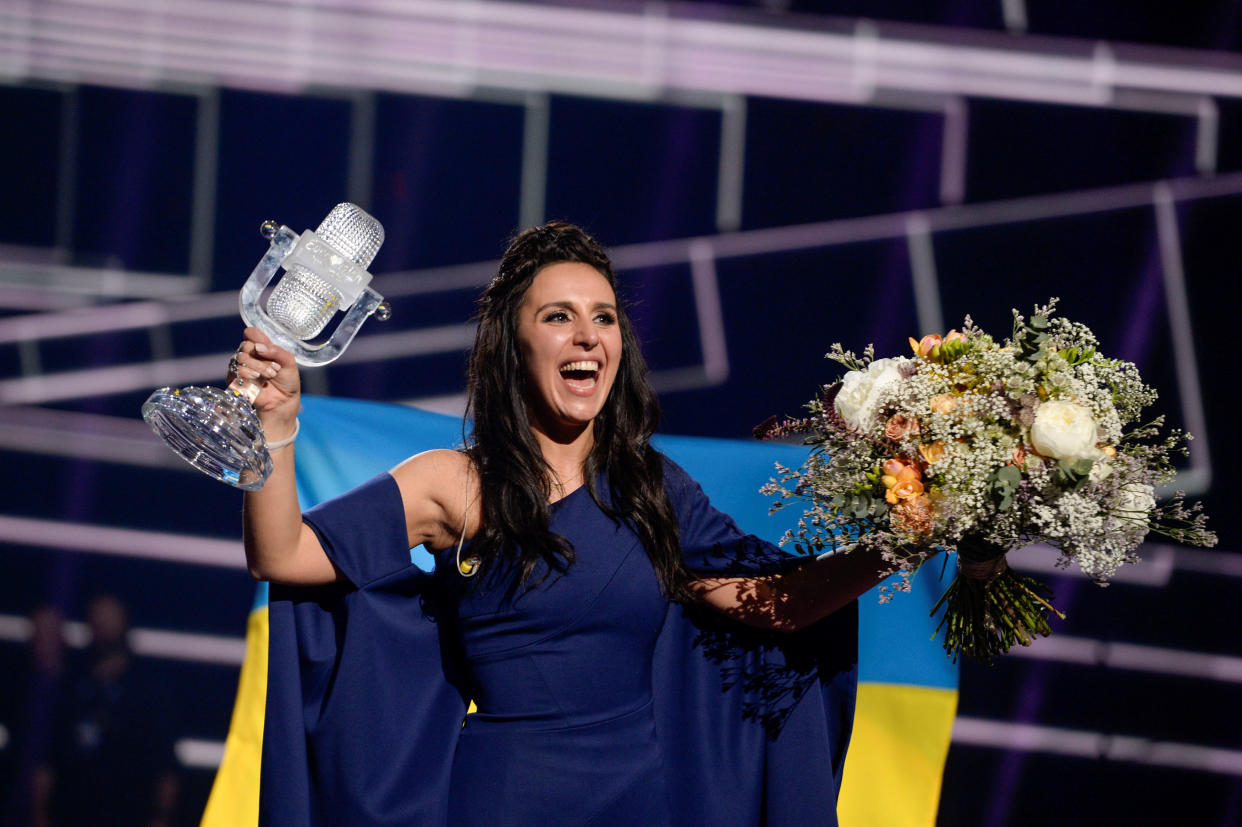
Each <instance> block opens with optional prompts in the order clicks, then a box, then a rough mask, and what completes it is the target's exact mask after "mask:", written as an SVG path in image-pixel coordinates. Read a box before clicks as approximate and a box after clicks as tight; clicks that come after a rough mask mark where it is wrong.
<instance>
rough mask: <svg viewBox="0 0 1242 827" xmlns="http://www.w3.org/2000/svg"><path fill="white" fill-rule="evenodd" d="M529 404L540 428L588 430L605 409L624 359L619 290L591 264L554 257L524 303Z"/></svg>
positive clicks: (521, 334) (521, 330)
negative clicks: (558, 260)
mask: <svg viewBox="0 0 1242 827" xmlns="http://www.w3.org/2000/svg"><path fill="white" fill-rule="evenodd" d="M517 335H518V347H519V348H520V350H521V353H522V364H523V367H524V369H525V372H526V404H527V406H528V407H529V410H530V415H531V420H532V422H533V423H534V424H535V427H536V428H539V429H540V430H542V431H544V432H545V433H548V434H549V435H555V434H556V433H557V432H559V431H562V430H564V429H570V430H571V431H574V430H581V428H582V426H584V425H586V424H588V423H590V422H591V421H592V420H593V419H594V418H595V416H596V415H597V414H598V413H599V412H600V411H601V410H602V409H603V407H604V402H605V400H607V398H608V392H609V391H610V390H611V389H612V383H613V381H614V380H615V379H616V377H617V368H618V367H619V366H620V364H621V327H620V325H619V324H618V320H617V297H616V295H615V294H614V293H613V290H612V287H611V286H610V285H609V284H608V280H607V279H606V278H604V276H603V275H602V274H601V273H600V272H599V271H598V270H596V269H595V268H594V267H592V266H591V265H589V264H583V263H581V262H575V261H562V262H557V263H556V264H549V265H548V266H547V267H544V268H543V269H542V270H540V271H539V272H538V273H537V274H536V275H535V278H534V279H533V280H532V281H531V284H530V287H528V288H527V290H526V295H525V296H524V297H523V299H522V304H521V306H520V307H519V308H518V333H517Z"/></svg>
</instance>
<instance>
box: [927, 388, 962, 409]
mask: <svg viewBox="0 0 1242 827" xmlns="http://www.w3.org/2000/svg"><path fill="white" fill-rule="evenodd" d="M928 404H929V405H930V406H931V409H932V413H938V414H947V413H949V412H951V411H952V410H954V409H955V408H956V407H957V406H958V398H957V397H956V396H954V395H953V394H951V393H942V394H940V395H939V396H933V397H932V398H931V401H930V402H929V403H928Z"/></svg>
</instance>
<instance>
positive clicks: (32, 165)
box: [0, 85, 64, 247]
mask: <svg viewBox="0 0 1242 827" xmlns="http://www.w3.org/2000/svg"><path fill="white" fill-rule="evenodd" d="M63 105H64V95H62V94H61V93H59V92H52V91H48V90H45V89H26V88H23V87H20V86H3V85H0V121H3V122H4V123H5V124H6V127H5V129H4V130H3V137H2V138H0V181H3V182H4V188H5V192H6V197H4V198H0V242H6V243H9V244H28V245H31V246H35V247H51V246H52V245H53V244H55V243H56V192H57V182H58V172H59V161H60V130H61V117H62V115H63ZM16 124H20V125H21V126H20V128H15V127H14V125H16Z"/></svg>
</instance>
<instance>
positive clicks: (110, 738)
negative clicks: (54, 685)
mask: <svg viewBox="0 0 1242 827" xmlns="http://www.w3.org/2000/svg"><path fill="white" fill-rule="evenodd" d="M86 623H87V628H88V629H89V632H90V642H89V644H88V646H87V648H86V650H85V651H84V652H83V653H82V656H81V659H80V660H79V661H78V662H77V663H75V664H74V665H73V666H72V667H71V668H70V671H69V673H68V674H67V675H66V684H65V688H64V691H63V696H62V700H61V703H60V704H59V708H58V709H57V711H56V713H55V721H54V723H53V729H52V743H51V749H50V750H49V751H48V752H47V754H46V756H45V760H44V762H43V763H42V765H41V766H40V767H39V768H38V770H37V771H36V773H35V778H34V787H33V793H34V794H33V823H35V824H39V825H45V824H46V825H84V824H97V825H151V826H152V827H155V826H156V825H166V824H171V823H172V820H173V815H174V812H175V809H176V804H177V797H178V786H179V784H178V778H177V771H176V759H175V757H174V754H173V738H172V727H171V726H170V721H169V715H168V708H169V704H168V702H167V699H166V698H164V697H163V696H162V693H161V691H160V686H159V684H158V681H157V680H156V679H155V677H156V676H155V675H154V674H152V673H150V672H149V671H147V670H144V669H142V668H139V666H138V665H137V663H136V661H135V657H134V653H133V651H132V650H131V648H130V643H129V631H130V630H129V610H128V608H127V607H126V606H125V604H124V603H122V602H121V600H120V599H119V598H117V597H115V596H114V595H109V594H102V595H98V596H96V597H94V598H92V599H91V601H90V603H89V604H88V606H87V611H86Z"/></svg>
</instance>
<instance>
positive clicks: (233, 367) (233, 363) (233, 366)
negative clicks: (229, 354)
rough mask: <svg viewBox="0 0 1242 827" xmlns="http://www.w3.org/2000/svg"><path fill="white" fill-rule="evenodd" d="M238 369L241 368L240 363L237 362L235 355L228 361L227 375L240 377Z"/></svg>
mask: <svg viewBox="0 0 1242 827" xmlns="http://www.w3.org/2000/svg"><path fill="white" fill-rule="evenodd" d="M239 368H241V362H239V361H237V354H233V358H232V359H229V373H231V374H232V375H233V376H238V375H240V372H239Z"/></svg>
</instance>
